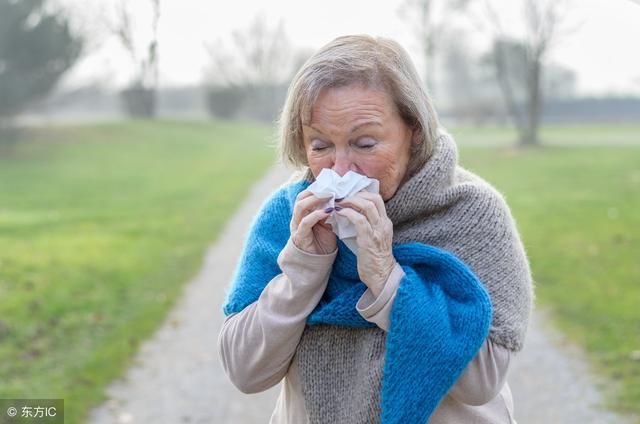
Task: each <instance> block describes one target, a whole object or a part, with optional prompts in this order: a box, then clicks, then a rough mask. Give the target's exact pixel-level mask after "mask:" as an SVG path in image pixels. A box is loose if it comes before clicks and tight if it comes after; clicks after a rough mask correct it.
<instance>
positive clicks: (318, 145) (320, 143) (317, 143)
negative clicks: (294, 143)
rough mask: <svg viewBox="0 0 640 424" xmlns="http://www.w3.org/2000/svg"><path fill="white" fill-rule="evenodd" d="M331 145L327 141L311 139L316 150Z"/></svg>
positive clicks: (318, 150) (312, 148)
mask: <svg viewBox="0 0 640 424" xmlns="http://www.w3.org/2000/svg"><path fill="white" fill-rule="evenodd" d="M328 147H329V144H328V143H327V142H325V141H322V140H318V139H315V140H313V141H311V150H312V151H314V152H320V151H322V150H325V149H327V148H328Z"/></svg>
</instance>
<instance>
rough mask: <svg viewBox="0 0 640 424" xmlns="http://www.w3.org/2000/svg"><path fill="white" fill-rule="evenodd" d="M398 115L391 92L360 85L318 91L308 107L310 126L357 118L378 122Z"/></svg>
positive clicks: (352, 121)
mask: <svg viewBox="0 0 640 424" xmlns="http://www.w3.org/2000/svg"><path fill="white" fill-rule="evenodd" d="M394 115H396V116H397V109H396V106H395V103H394V101H393V99H392V97H391V95H390V94H389V93H388V92H387V91H386V90H384V89H380V88H369V87H366V86H363V85H360V84H353V85H348V86H341V87H330V88H325V89H323V90H321V91H320V93H319V95H318V97H317V98H316V100H315V102H314V103H313V105H312V106H311V110H310V116H309V123H310V124H311V125H326V126H341V125H344V124H353V123H354V122H357V121H367V120H371V121H379V122H380V123H382V122H384V120H386V119H388V118H391V117H393V116H394Z"/></svg>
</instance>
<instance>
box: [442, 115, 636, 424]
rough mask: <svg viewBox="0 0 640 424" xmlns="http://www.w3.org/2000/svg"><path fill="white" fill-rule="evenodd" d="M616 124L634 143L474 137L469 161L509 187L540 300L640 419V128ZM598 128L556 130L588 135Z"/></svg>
mask: <svg viewBox="0 0 640 424" xmlns="http://www.w3.org/2000/svg"><path fill="white" fill-rule="evenodd" d="M611 129H612V130H613V131H611V132H612V133H613V134H614V136H615V137H620V139H623V136H622V135H621V134H623V133H624V132H628V136H627V139H626V140H627V141H628V143H626V144H628V145H627V146H622V145H617V146H557V145H556V146H553V145H552V146H546V147H543V148H538V149H525V150H515V149H513V148H505V147H473V146H469V145H466V146H463V147H461V161H462V163H463V165H464V166H465V167H467V168H469V169H471V170H473V171H474V172H476V173H477V174H479V175H481V176H483V177H484V178H485V179H487V180H488V181H490V182H491V183H492V184H494V185H495V186H496V187H497V188H498V189H499V190H500V191H502V192H503V193H504V194H505V196H506V199H507V202H508V203H509V205H510V207H511V209H512V212H513V214H514V216H515V218H516V220H517V224H518V227H519V229H520V231H521V234H522V237H523V240H524V243H525V246H526V248H527V252H528V255H529V258H530V261H531V265H532V270H533V274H534V279H535V282H536V285H537V287H536V294H537V298H538V303H539V304H540V305H541V306H543V307H545V308H549V309H550V310H551V311H552V314H553V316H554V318H555V320H556V321H557V323H558V324H559V326H560V328H561V329H562V330H563V331H564V332H565V333H566V334H567V335H568V336H569V337H570V338H571V339H572V340H574V341H575V342H577V343H578V344H579V345H581V346H583V347H584V348H585V350H586V351H587V353H588V355H589V357H590V358H591V359H592V360H593V363H594V364H595V366H596V368H597V369H598V370H600V371H601V372H602V373H603V374H604V375H605V376H606V378H607V379H608V380H607V381H609V382H610V383H611V384H610V387H609V388H610V390H608V396H610V402H611V405H612V406H613V407H614V408H616V409H618V410H620V411H623V412H627V413H630V414H631V415H634V414H635V416H636V417H638V416H640V415H638V414H640V360H638V358H636V359H635V360H634V358H633V357H634V354H633V352H637V351H640V127H637V126H636V127H635V132H634V131H631V130H630V129H629V128H624V129H622V130H621V131H619V132H617V133H616V130H617V128H611ZM592 130H596V131H597V129H594V128H583V129H578V130H575V131H574V130H573V129H566V128H558V129H553V131H551V130H547V131H548V133H556V134H563V136H564V137H571V138H576V139H578V138H582V137H583V135H584V136H585V137H586V136H587V135H586V134H588V133H589V132H590V131H592ZM602 132H603V133H605V132H606V131H602ZM452 133H453V134H454V136H455V135H456V134H457V130H453V131H452ZM485 135H486V134H485ZM487 138H488V137H487ZM633 141H635V145H632V144H633ZM635 355H637V353H636V354H635ZM614 387H615V388H616V390H614Z"/></svg>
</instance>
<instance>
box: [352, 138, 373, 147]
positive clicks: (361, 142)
mask: <svg viewBox="0 0 640 424" xmlns="http://www.w3.org/2000/svg"><path fill="white" fill-rule="evenodd" d="M376 144H378V142H377V141H376V140H374V139H373V138H371V137H362V138H359V139H358V141H357V142H356V146H357V147H359V148H360V149H371V148H373V147H375V145H376Z"/></svg>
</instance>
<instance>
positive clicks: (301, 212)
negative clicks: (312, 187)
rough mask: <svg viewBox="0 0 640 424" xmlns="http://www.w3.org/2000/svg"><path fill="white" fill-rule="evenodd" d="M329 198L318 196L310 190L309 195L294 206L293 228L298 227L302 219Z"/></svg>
mask: <svg viewBox="0 0 640 424" xmlns="http://www.w3.org/2000/svg"><path fill="white" fill-rule="evenodd" d="M326 200H327V199H323V198H319V197H316V196H315V195H314V194H313V193H311V192H309V195H308V196H304V197H302V198H301V199H300V200H299V201H297V202H296V203H295V205H294V206H293V216H292V217H291V227H292V229H295V228H298V225H300V221H301V220H302V219H303V218H304V217H305V216H307V215H309V214H310V213H311V212H313V211H315V210H316V209H318V207H319V206H321V205H322V204H323V203H324V202H326Z"/></svg>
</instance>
